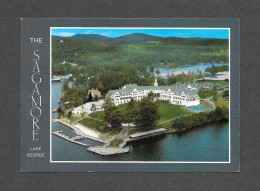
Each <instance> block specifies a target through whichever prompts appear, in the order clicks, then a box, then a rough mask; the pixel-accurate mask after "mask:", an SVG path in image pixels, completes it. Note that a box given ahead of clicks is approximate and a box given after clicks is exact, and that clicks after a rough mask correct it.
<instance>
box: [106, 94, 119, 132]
mask: <svg viewBox="0 0 260 191" xmlns="http://www.w3.org/2000/svg"><path fill="white" fill-rule="evenodd" d="M102 107H103V108H104V114H103V115H102V116H101V117H102V125H103V126H104V127H105V128H109V125H110V126H111V128H117V127H120V126H121V122H122V116H121V112H120V110H119V109H118V107H116V106H115V105H114V103H113V102H111V101H110V100H109V99H105V102H104V104H103V105H102Z"/></svg>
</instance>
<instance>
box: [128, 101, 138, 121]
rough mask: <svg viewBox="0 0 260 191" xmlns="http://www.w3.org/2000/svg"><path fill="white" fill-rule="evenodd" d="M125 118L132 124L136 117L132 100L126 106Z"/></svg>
mask: <svg viewBox="0 0 260 191" xmlns="http://www.w3.org/2000/svg"><path fill="white" fill-rule="evenodd" d="M126 117H127V120H128V122H129V123H131V122H133V121H134V119H135V117H136V109H135V100H134V99H133V98H132V99H131V100H130V102H129V103H128V104H127V113H126Z"/></svg>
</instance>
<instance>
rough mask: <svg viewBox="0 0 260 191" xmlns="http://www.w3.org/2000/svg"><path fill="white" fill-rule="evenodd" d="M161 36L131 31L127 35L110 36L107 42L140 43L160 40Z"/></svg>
mask: <svg viewBox="0 0 260 191" xmlns="http://www.w3.org/2000/svg"><path fill="white" fill-rule="evenodd" d="M161 40H163V38H162V37H158V36H152V35H147V34H142V33H133V34H129V35H124V36H120V37H117V38H111V39H110V40H109V41H108V42H111V43H114V44H141V43H145V42H148V41H161Z"/></svg>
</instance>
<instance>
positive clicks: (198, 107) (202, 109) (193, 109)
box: [185, 105, 211, 113]
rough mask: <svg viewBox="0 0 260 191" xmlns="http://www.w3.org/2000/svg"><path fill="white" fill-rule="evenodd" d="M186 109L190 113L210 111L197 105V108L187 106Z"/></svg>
mask: <svg viewBox="0 0 260 191" xmlns="http://www.w3.org/2000/svg"><path fill="white" fill-rule="evenodd" d="M185 108H186V109H188V110H190V111H192V112H196V113H198V112H201V111H210V110H211V109H210V108H208V107H206V106H204V105H197V106H188V107H185Z"/></svg>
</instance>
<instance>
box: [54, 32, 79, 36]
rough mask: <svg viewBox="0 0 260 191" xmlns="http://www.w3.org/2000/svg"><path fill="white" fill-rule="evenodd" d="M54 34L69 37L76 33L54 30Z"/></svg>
mask: <svg viewBox="0 0 260 191" xmlns="http://www.w3.org/2000/svg"><path fill="white" fill-rule="evenodd" d="M52 35H57V36H63V37H69V36H73V35H75V33H71V32H54V33H53V34H52Z"/></svg>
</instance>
